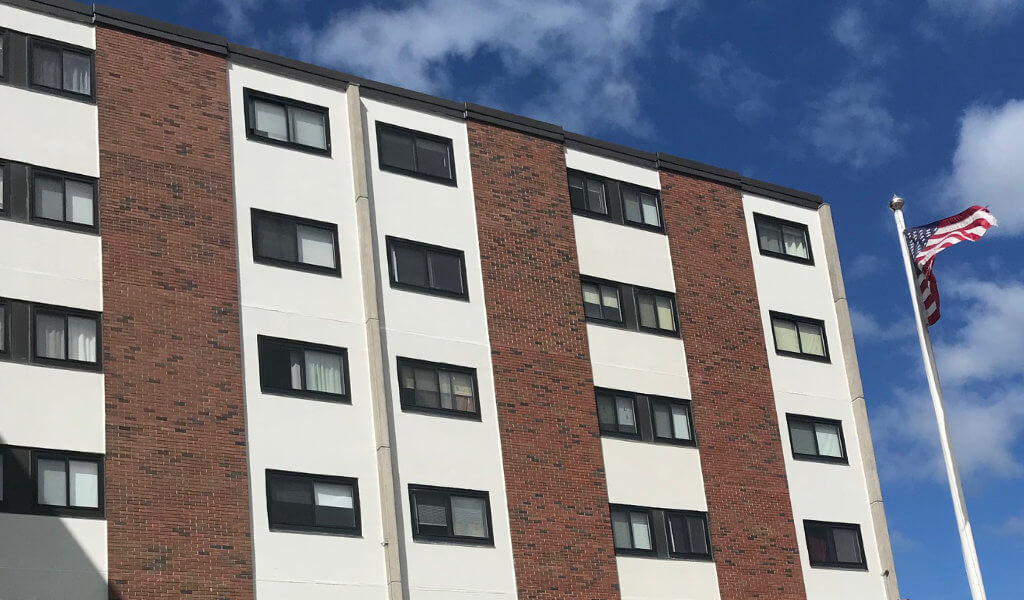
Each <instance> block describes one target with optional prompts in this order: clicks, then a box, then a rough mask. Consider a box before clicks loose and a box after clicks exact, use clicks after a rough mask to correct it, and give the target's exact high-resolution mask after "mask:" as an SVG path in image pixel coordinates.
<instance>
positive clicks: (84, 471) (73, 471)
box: [36, 453, 100, 509]
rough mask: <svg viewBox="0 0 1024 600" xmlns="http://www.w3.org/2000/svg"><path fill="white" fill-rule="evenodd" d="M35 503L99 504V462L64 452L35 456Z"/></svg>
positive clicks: (41, 504)
mask: <svg viewBox="0 0 1024 600" xmlns="http://www.w3.org/2000/svg"><path fill="white" fill-rule="evenodd" d="M36 484H37V491H36V503H37V504H39V505H40V506H59V507H69V508H94V509H95V508H99V507H100V464H99V461H97V460H81V459H73V458H69V457H68V456H65V455H59V454H49V453H38V454H37V456H36Z"/></svg>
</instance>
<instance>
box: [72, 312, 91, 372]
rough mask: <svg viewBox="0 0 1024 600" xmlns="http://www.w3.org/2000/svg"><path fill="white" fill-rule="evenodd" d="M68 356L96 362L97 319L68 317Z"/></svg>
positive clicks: (73, 358)
mask: <svg viewBox="0 0 1024 600" xmlns="http://www.w3.org/2000/svg"><path fill="white" fill-rule="evenodd" d="M68 358H70V359H71V360H81V361H85V362H96V320H95V319H83V318H82V317H68Z"/></svg>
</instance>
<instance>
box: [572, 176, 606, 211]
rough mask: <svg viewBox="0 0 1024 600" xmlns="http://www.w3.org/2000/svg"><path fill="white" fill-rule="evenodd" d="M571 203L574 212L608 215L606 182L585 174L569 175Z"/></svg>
mask: <svg viewBox="0 0 1024 600" xmlns="http://www.w3.org/2000/svg"><path fill="white" fill-rule="evenodd" d="M569 201H570V202H571V204H572V209H573V210H574V211H578V212H583V213H591V214H595V215H606V216H607V215H608V200H607V190H606V189H605V186H604V180H602V179H599V178H597V177H593V176H588V175H586V174H584V173H575V172H570V173H569Z"/></svg>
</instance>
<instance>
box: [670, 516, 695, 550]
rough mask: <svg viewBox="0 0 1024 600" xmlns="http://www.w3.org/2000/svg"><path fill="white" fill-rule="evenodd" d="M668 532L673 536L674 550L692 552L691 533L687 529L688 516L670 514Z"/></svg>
mask: <svg viewBox="0 0 1024 600" xmlns="http://www.w3.org/2000/svg"><path fill="white" fill-rule="evenodd" d="M668 534H669V537H670V538H671V539H670V540H669V543H670V544H672V552H678V553H680V554H688V553H689V552H690V534H689V532H688V531H687V530H686V517H684V516H683V515H668Z"/></svg>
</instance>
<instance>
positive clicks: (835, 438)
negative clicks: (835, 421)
mask: <svg viewBox="0 0 1024 600" xmlns="http://www.w3.org/2000/svg"><path fill="white" fill-rule="evenodd" d="M814 432H815V436H816V438H817V440H818V454H820V455H822V456H830V457H833V458H842V457H843V447H842V444H841V443H840V441H839V426H838V425H832V424H830V423H816V424H815V425H814Z"/></svg>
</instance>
